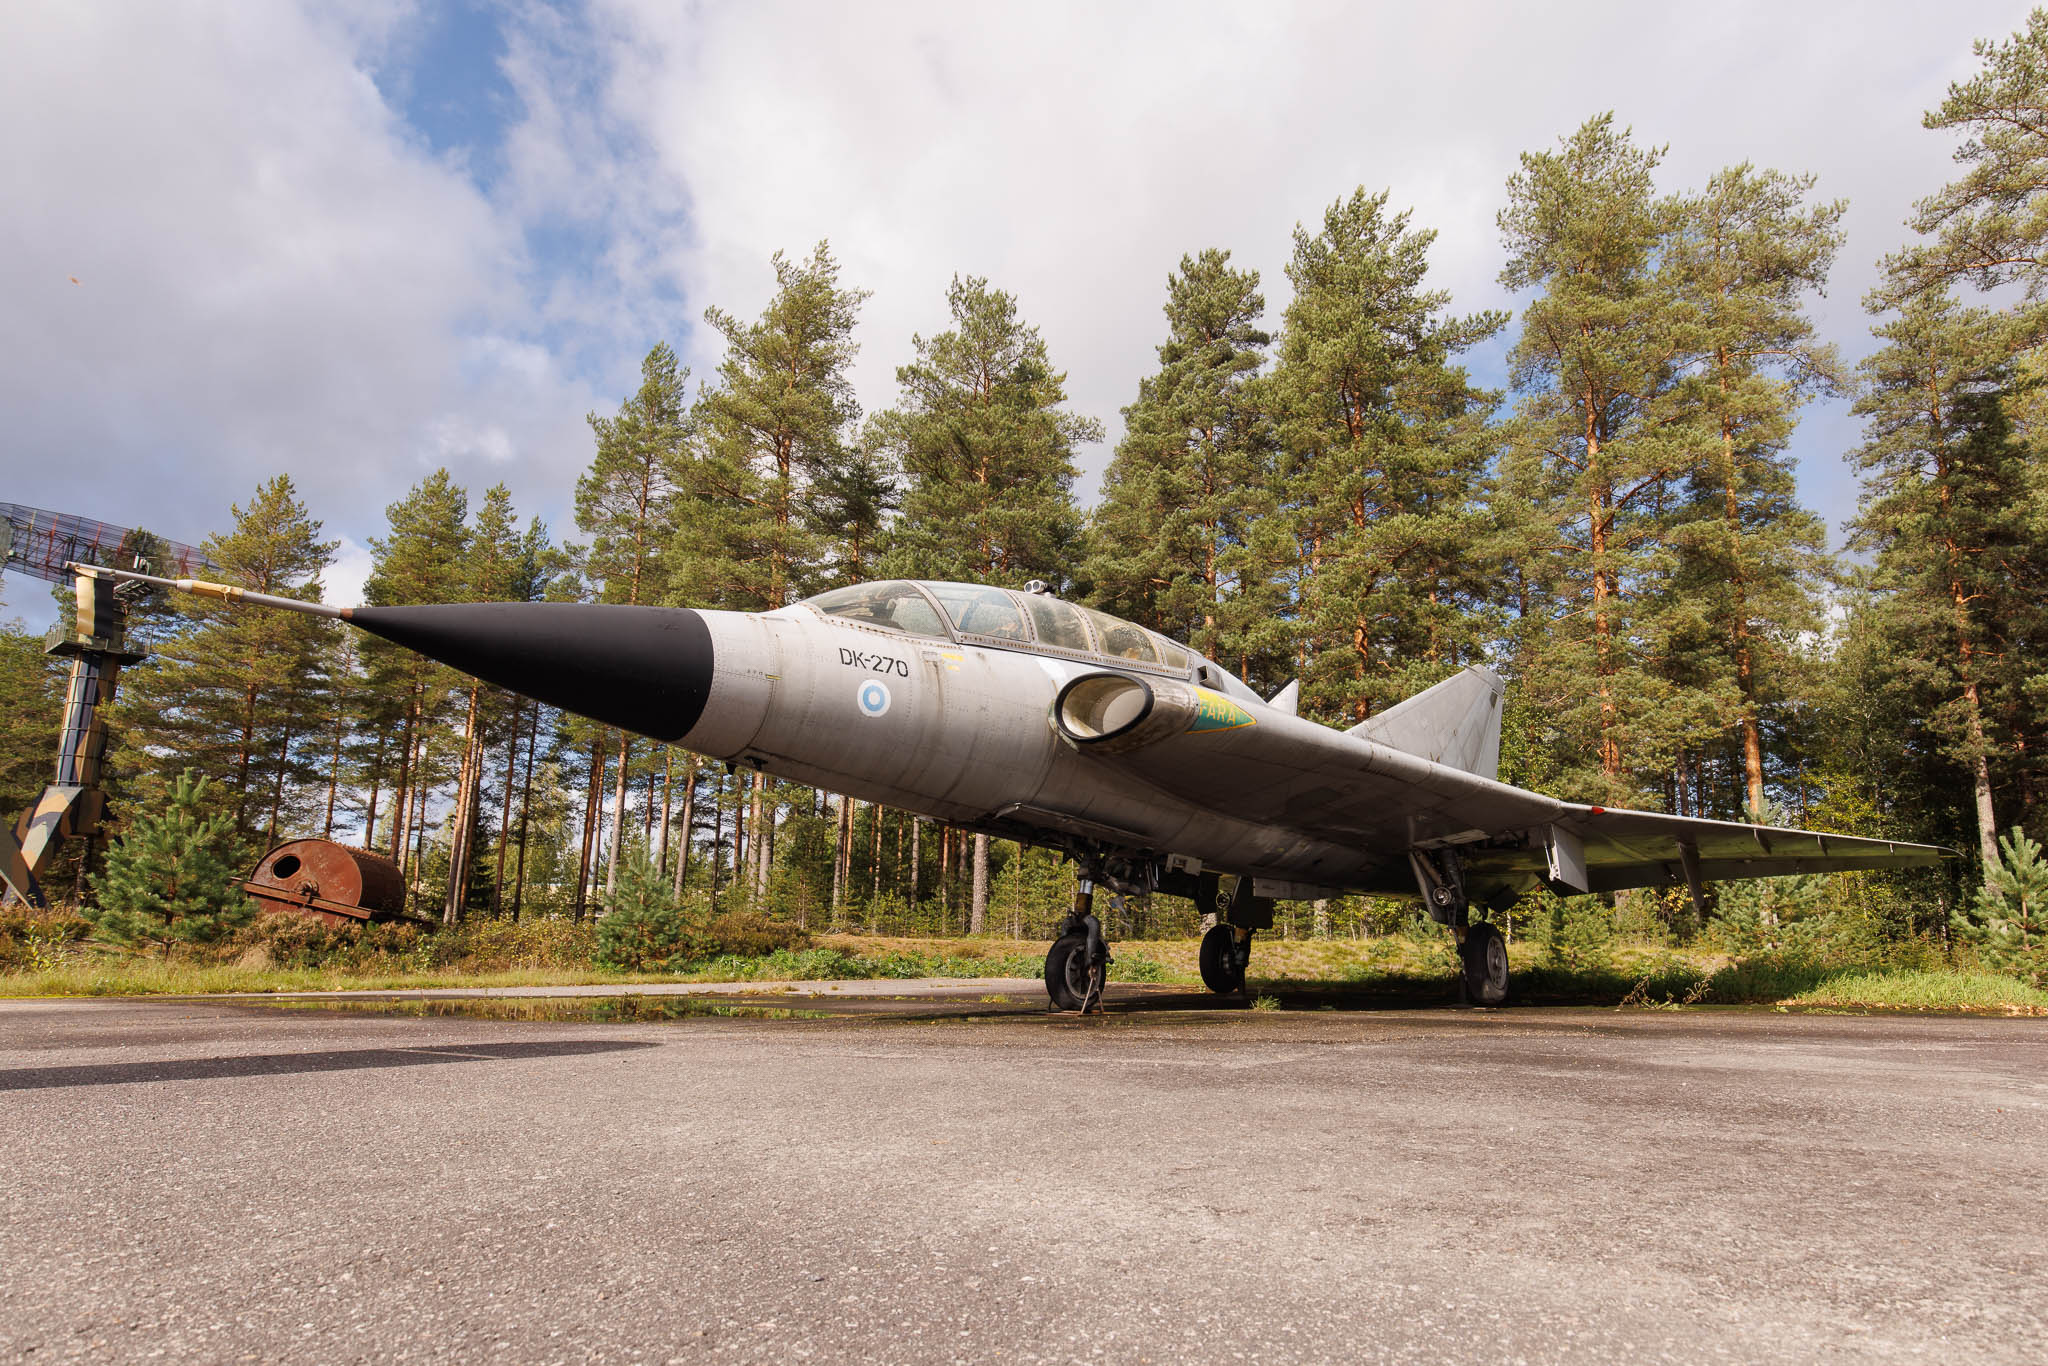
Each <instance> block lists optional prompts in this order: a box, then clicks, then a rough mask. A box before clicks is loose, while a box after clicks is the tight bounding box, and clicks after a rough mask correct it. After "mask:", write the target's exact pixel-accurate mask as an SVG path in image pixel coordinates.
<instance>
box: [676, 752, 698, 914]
mask: <svg viewBox="0 0 2048 1366" xmlns="http://www.w3.org/2000/svg"><path fill="white" fill-rule="evenodd" d="M697 769H698V765H697V761H696V760H695V759H691V760H690V762H689V767H688V768H686V769H685V770H684V777H683V830H682V839H681V840H680V841H679V842H678V843H677V845H676V883H675V890H676V895H677V896H681V895H682V894H683V892H684V890H685V889H686V888H687V887H688V886H689V884H690V846H691V844H692V843H693V842H694V841H695V839H696V834H697Z"/></svg>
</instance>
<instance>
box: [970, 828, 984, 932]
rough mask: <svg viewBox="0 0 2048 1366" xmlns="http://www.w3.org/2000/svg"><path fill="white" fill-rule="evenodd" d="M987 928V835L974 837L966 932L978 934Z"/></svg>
mask: <svg viewBox="0 0 2048 1366" xmlns="http://www.w3.org/2000/svg"><path fill="white" fill-rule="evenodd" d="M987 928H988V836H987V835H976V836H975V837H974V899H973V901H972V902H971V903H970V904H969V906H968V910H967V932H968V933H969V934H980V933H982V932H983V931H984V930H986V929H987Z"/></svg>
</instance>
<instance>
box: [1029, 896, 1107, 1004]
mask: <svg viewBox="0 0 2048 1366" xmlns="http://www.w3.org/2000/svg"><path fill="white" fill-rule="evenodd" d="M1111 961H1112V960H1111V958H1110V956H1109V944H1108V942H1107V941H1105V940H1104V939H1103V937H1102V922H1101V921H1100V920H1097V919H1096V918H1095V883H1094V881H1093V879H1091V878H1086V877H1084V878H1082V879H1081V882H1080V885H1079V886H1078V887H1076V888H1075V890H1074V908H1073V910H1071V911H1069V912H1068V913H1067V920H1066V923H1065V924H1064V925H1062V926H1060V934H1059V938H1057V939H1055V940H1053V943H1052V948H1051V949H1049V950H1047V952H1046V955H1045V994H1046V995H1047V996H1050V997H1051V998H1052V1006H1053V1009H1054V1010H1074V1011H1079V1012H1080V1013H1081V1014H1083V1015H1099V1014H1101V1013H1102V989H1103V987H1104V986H1105V985H1107V984H1108V981H1109V965H1110V963H1111Z"/></svg>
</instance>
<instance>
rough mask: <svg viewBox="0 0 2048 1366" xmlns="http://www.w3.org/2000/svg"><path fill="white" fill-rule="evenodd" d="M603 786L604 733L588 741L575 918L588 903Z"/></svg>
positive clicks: (580, 914) (577, 867)
mask: <svg viewBox="0 0 2048 1366" xmlns="http://www.w3.org/2000/svg"><path fill="white" fill-rule="evenodd" d="M603 787H604V735H603V734H602V733H599V735H598V736H597V737H596V738H595V739H593V740H592V741H591V742H590V780H589V785H588V787H587V788H586V789H585V791H584V795H583V852H582V853H581V855H580V856H579V857H578V858H577V860H576V918H577V919H578V920H581V919H582V918H583V909H584V907H585V906H587V905H588V904H589V900H588V888H589V886H590V860H591V855H592V853H593V852H594V851H595V850H596V847H597V794H598V792H599V791H600V790H601V789H602V788H603Z"/></svg>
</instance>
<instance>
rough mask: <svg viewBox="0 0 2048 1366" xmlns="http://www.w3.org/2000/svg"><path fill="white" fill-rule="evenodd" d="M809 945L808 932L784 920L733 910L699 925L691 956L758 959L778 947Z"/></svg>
mask: <svg viewBox="0 0 2048 1366" xmlns="http://www.w3.org/2000/svg"><path fill="white" fill-rule="evenodd" d="M810 946H811V937H810V935H808V934H806V933H805V932H804V931H803V930H801V929H798V928H797V927H796V926H795V925H792V924H790V923H789V922H788V921H783V920H769V919H766V918H765V917H762V916H758V915H748V914H745V913H735V914H732V915H721V916H719V917H717V918H716V919H714V920H713V921H712V922H711V923H710V924H708V925H706V926H705V927H704V928H703V931H702V932H701V933H700V934H699V935H698V936H697V941H696V944H695V945H694V947H693V956H699V957H717V956H720V955H731V956H733V957H738V958H758V957H761V956H762V955H764V954H770V953H774V952H776V951H777V950H779V949H789V950H795V949H807V948H809V947H810Z"/></svg>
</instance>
